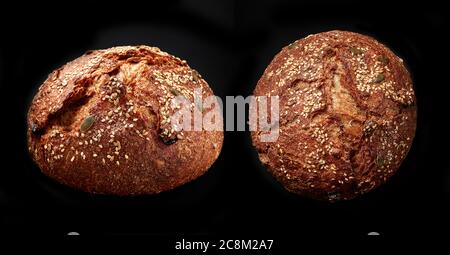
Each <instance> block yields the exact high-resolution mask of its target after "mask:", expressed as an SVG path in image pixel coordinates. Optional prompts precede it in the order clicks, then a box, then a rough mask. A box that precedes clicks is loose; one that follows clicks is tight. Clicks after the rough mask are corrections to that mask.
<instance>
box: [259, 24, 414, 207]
mask: <svg viewBox="0 0 450 255" xmlns="http://www.w3.org/2000/svg"><path fill="white" fill-rule="evenodd" d="M254 95H256V96H261V95H266V96H267V95H272V96H275V95H278V96H279V99H280V135H279V138H278V140H277V141H276V142H274V143H263V142H261V141H260V139H259V138H260V134H261V133H260V132H252V140H253V144H254V146H255V147H256V148H257V150H258V153H259V158H260V160H261V162H262V163H263V164H264V165H265V166H266V167H267V168H268V169H269V171H270V172H271V173H272V174H273V175H274V176H275V178H276V179H277V180H278V181H280V182H281V183H282V184H283V186H284V187H285V188H286V189H287V190H289V191H291V192H294V193H298V194H301V195H305V196H307V197H311V198H316V199H321V200H329V201H334V200H347V199H351V198H354V197H356V196H358V195H360V194H363V193H366V192H368V191H370V190H372V189H374V188H375V187H377V186H379V185H380V184H382V183H384V182H386V180H387V179H388V178H390V177H391V176H392V175H393V174H394V172H395V171H396V170H397V169H398V168H399V166H400V164H401V162H402V161H403V159H404V158H405V157H406V155H407V153H408V151H409V149H410V147H411V144H412V140H413V137H414V133H415V128H416V103H415V96H414V91H413V85H412V81H411V77H410V75H409V73H408V70H407V69H406V68H405V66H404V64H403V61H402V60H401V59H400V58H399V57H397V56H396V55H395V54H394V53H393V52H392V51H391V50H389V49H388V48H387V47H385V46H384V45H382V44H380V43H379V42H377V41H376V40H374V39H373V38H371V37H368V36H364V35H361V34H357V33H352V32H344V31H330V32H324V33H319V34H315V35H310V36H308V37H306V38H304V39H301V40H298V41H296V42H294V43H292V44H290V45H289V46H287V47H285V48H283V49H282V51H281V52H280V53H278V54H277V55H276V56H275V58H274V59H273V61H272V62H271V63H270V65H269V66H268V67H267V69H266V70H265V72H264V74H263V75H262V77H261V79H260V80H259V81H258V84H257V86H256V89H255V91H254Z"/></svg>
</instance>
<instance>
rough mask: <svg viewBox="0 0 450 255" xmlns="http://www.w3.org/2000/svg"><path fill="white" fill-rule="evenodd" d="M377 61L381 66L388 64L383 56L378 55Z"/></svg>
mask: <svg viewBox="0 0 450 255" xmlns="http://www.w3.org/2000/svg"><path fill="white" fill-rule="evenodd" d="M377 60H378V61H379V62H380V63H382V64H383V65H387V64H388V63H389V59H388V58H387V57H386V56H385V55H380V56H378V57H377Z"/></svg>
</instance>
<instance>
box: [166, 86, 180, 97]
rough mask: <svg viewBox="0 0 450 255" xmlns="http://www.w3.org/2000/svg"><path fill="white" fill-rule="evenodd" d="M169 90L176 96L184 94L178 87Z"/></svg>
mask: <svg viewBox="0 0 450 255" xmlns="http://www.w3.org/2000/svg"><path fill="white" fill-rule="evenodd" d="M169 91H170V93H172V95H174V96H182V95H183V93H181V91H179V90H178V89H176V88H173V87H172V88H169Z"/></svg>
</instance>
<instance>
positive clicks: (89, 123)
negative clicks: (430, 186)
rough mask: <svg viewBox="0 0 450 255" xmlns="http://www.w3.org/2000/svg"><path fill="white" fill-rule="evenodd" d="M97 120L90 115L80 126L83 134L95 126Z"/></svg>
mask: <svg viewBox="0 0 450 255" xmlns="http://www.w3.org/2000/svg"><path fill="white" fill-rule="evenodd" d="M94 121H95V118H94V116H93V115H89V116H87V117H86V118H85V119H84V120H83V123H81V126H80V131H81V132H86V131H88V129H90V128H91V127H92V125H93V124H94Z"/></svg>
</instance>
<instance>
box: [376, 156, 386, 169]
mask: <svg viewBox="0 0 450 255" xmlns="http://www.w3.org/2000/svg"><path fill="white" fill-rule="evenodd" d="M375 164H376V165H377V166H378V167H381V166H383V165H384V157H383V155H382V154H381V153H378V154H377V157H376V158H375Z"/></svg>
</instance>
